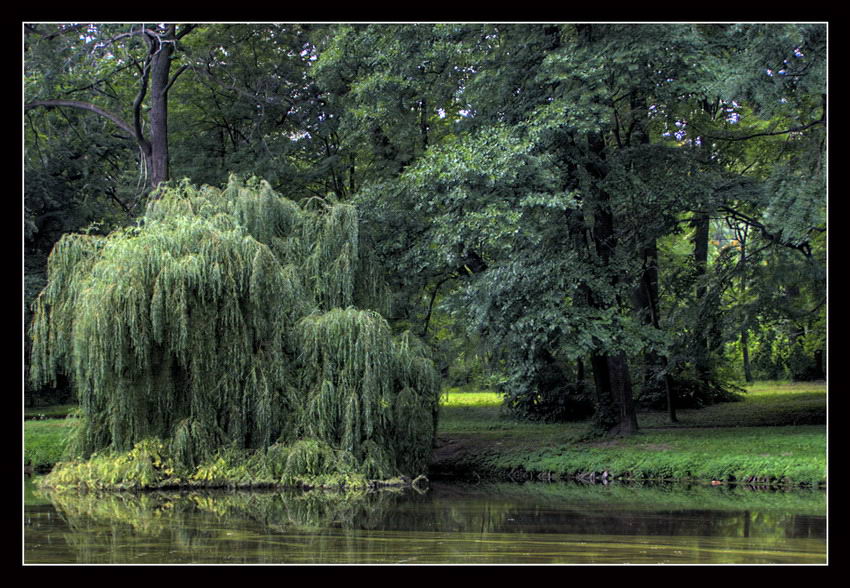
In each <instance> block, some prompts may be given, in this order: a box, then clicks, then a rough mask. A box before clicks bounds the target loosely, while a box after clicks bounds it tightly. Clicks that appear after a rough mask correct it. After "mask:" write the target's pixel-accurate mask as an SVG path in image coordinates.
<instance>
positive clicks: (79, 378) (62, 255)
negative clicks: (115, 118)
mask: <svg viewBox="0 0 850 588" xmlns="http://www.w3.org/2000/svg"><path fill="white" fill-rule="evenodd" d="M365 249H366V248H365V247H364V246H363V243H362V238H361V236H360V234H359V227H358V218H357V210H356V209H355V208H354V207H352V206H350V205H346V204H338V203H337V204H334V203H328V202H324V201H322V202H320V203H319V204H318V205H313V204H311V205H310V206H299V205H298V204H296V203H294V202H292V201H289V200H287V199H284V198H282V197H280V196H279V195H277V194H276V193H274V191H273V190H272V189H271V187H270V186H269V185H268V184H267V183H266V182H262V181H255V180H252V181H249V182H247V183H243V182H242V181H240V180H239V179H237V178H231V180H230V182H229V183H228V185H227V186H226V187H225V188H224V189H223V190H218V189H216V188H212V187H208V186H204V187H202V188H195V187H193V186H191V185H190V184H189V183H188V182H185V181H184V182H183V183H180V184H177V185H173V186H171V187H169V188H165V189H163V190H162V191H161V193H160V196H159V198H158V199H156V200H155V201H153V202H152V203H151V205H150V206H149V207H148V210H147V211H146V215H145V217H144V218H143V219H142V220H141V222H140V223H139V224H138V226H136V227H132V228H128V229H124V230H120V231H116V232H114V233H112V234H110V235H108V236H106V237H89V236H84V235H68V236H66V237H64V238H63V239H62V240H61V241H60V242H59V243H58V244H57V245H56V247H55V249H54V251H53V253H52V254H51V257H50V262H49V268H48V272H49V274H48V284H47V287H46V288H45V289H44V290H43V292H42V293H41V294H40V296H39V297H38V299H37V300H36V302H35V305H34V312H35V317H34V320H33V323H32V326H31V337H32V341H33V357H32V360H33V361H32V363H33V368H32V371H31V375H32V378H33V381H34V383H35V384H36V385H39V384H43V383H46V382H49V381H52V380H53V379H55V378H56V376H57V374H59V373H65V374H67V375H69V376H70V377H71V378H72V379H73V382H74V384H75V389H76V391H77V394H78V396H79V400H80V405H81V409H82V414H83V417H84V418H83V419H81V425H80V427H79V429H78V431H77V435H76V439H75V441H76V450H77V451H78V452H79V454H81V455H84V456H85V455H90V454H92V453H93V452H95V451H99V450H101V449H104V448H110V449H115V450H118V451H127V450H129V449H130V448H132V447H133V446H134V445H135V444H136V443H138V442H139V441H141V440H143V439H146V438H152V437H155V438H160V439H164V440H167V442H168V443H169V444H170V447H171V450H172V452H173V454H174V456H175V458H176V459H177V460H178V462H179V463H180V464H183V465H186V466H195V465H197V464H198V463H201V462H202V461H203V460H204V459H206V458H208V457H209V456H211V455H212V454H213V453H214V452H216V451H218V450H220V449H222V448H238V449H241V448H247V449H256V448H268V447H270V446H271V445H272V444H275V443H288V444H293V443H296V442H298V441H299V440H304V439H313V440H316V441H318V442H320V443H321V444H322V446H330V447H333V448H334V449H335V450H340V451H344V452H346V453H347V454H348V455H350V457H351V459H353V460H354V462H355V463H357V464H360V468H361V469H363V470H365V471H366V472H367V473H368V474H369V475H372V476H375V477H378V476H384V477H385V476H391V475H396V474H398V473H406V474H414V473H417V472H418V471H419V470H421V469H422V468H423V467H424V466H425V465H426V463H427V458H428V455H429V452H430V448H431V445H432V440H433V430H434V423H435V419H436V404H437V394H438V390H439V386H438V382H437V378H436V375H435V372H434V369H433V366H432V364H431V362H430V360H429V359H428V358H427V354H426V353H425V352H424V349H423V348H422V347H421V346H419V345H417V342H416V341H415V340H413V339H412V338H411V337H410V336H409V335H407V334H404V335H401V336H398V337H396V336H394V335H393V333H392V332H391V329H390V327H389V325H388V324H387V322H386V321H385V320H384V318H383V317H382V316H381V314H380V313H379V309H384V308H385V307H386V295H385V294H386V290H385V288H384V286H383V284H382V282H381V280H380V276H379V273H378V271H377V265H376V264H375V263H374V262H373V261H372V260H371V259H370V258H369V256H368V253H367V252H366V250H365Z"/></svg>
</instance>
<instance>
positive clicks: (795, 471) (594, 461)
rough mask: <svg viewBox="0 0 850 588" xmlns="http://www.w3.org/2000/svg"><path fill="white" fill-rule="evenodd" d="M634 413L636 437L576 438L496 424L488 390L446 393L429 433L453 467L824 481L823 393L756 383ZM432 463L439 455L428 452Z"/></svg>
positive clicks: (575, 432) (530, 426) (816, 386)
mask: <svg viewBox="0 0 850 588" xmlns="http://www.w3.org/2000/svg"><path fill="white" fill-rule="evenodd" d="M678 418H679V422H678V423H669V422H668V419H667V415H666V413H664V412H641V413H640V414H639V416H638V422H639V425H640V427H641V429H640V432H639V433H638V434H637V435H634V436H632V437H627V438H617V439H607V440H583V436H584V434H585V433H586V432H587V430H588V423H584V422H579V423H564V424H549V423H528V422H518V421H514V420H511V419H509V418H505V417H504V416H503V415H501V411H500V397H499V395H498V394H496V393H494V392H462V391H460V390H457V389H451V390H448V391H447V393H446V394H445V395H444V399H443V403H442V411H441V417H440V427H439V433H440V436H441V439H442V440H443V442H448V443H453V444H454V445H453V446H452V447H453V448H457V447H462V448H463V451H460V452H458V451H454V452H453V453H452V455H451V459H452V460H454V463H452V464H449V465H450V466H451V469H453V470H462V469H464V468H466V469H477V470H483V471H489V472H494V471H510V470H516V469H519V468H521V469H523V470H525V471H530V472H549V473H554V474H558V475H562V476H571V475H575V474H579V473H585V472H599V473H601V472H603V471H607V472H609V473H610V474H611V475H624V476H627V477H631V478H653V479H658V478H664V479H678V478H692V479H701V480H732V479H734V480H742V479H753V478H755V479H762V480H763V479H776V480H781V479H786V480H790V481H792V482H794V483H804V484H819V483H822V482H824V481H825V479H826V426H825V422H826V386H825V385H824V384H823V383H788V382H759V383H755V384H753V385H750V386H748V387H747V393H746V394H745V395H744V398H743V400H741V401H740V402H730V403H724V404H719V405H715V406H710V407H707V408H704V409H699V410H680V411H679V412H678ZM438 456H439V453H438Z"/></svg>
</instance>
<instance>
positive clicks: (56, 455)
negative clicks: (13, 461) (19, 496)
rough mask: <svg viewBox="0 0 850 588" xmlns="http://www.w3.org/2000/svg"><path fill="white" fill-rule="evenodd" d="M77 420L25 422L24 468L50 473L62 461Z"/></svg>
mask: <svg viewBox="0 0 850 588" xmlns="http://www.w3.org/2000/svg"><path fill="white" fill-rule="evenodd" d="M75 422H76V419H65V418H63V419H46V420H28V421H25V422H24V466H25V467H29V468H31V469H32V470H34V471H37V472H41V471H48V470H50V468H51V467H53V464H55V463H57V462H59V461H61V460H62V459H63V457H64V454H65V443H66V440H67V438H68V436H69V434H70V432H71V427H73V425H74V424H75Z"/></svg>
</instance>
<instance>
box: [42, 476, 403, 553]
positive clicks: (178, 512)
mask: <svg viewBox="0 0 850 588" xmlns="http://www.w3.org/2000/svg"><path fill="white" fill-rule="evenodd" d="M401 494H402V493H401V491H399V490H382V491H378V492H362V493H356V492H344V493H337V492H325V491H311V492H285V493H279V492H257V491H254V492H144V493H124V492H110V493H80V494H78V493H69V492H49V491H48V492H45V496H46V497H48V498H49V499H50V500H51V502H52V503H53V505H54V506H55V508H56V509H57V511H58V512H59V513H60V514H61V515H62V517H63V518H64V519H65V521H66V522H67V524H68V526H69V527H70V528H71V529H72V531H73V532H72V533H69V534H68V535H67V536H66V540H67V541H68V543H69V545H71V546H72V547H74V548H75V549H76V551H77V554H78V558H79V560H80V561H84V562H89V563H92V562H95V561H112V560H116V561H117V560H119V559H120V560H121V561H129V560H132V558H133V557H135V555H137V554H136V552H143V551H145V549H146V548H145V547H144V546H145V545H148V546H150V545H151V541H150V540H151V539H159V541H160V544H162V545H168V546H170V547H171V548H172V549H179V550H181V551H184V552H185V554H184V555H185V556H187V557H188V556H191V552H192V551H193V550H197V549H203V550H204V558H205V559H206V560H209V559H216V558H217V557H218V558H220V559H225V558H226V556H231V555H233V553H234V551H239V549H240V545H241V544H242V542H243V540H246V541H247V539H248V538H249V537H250V536H255V535H257V534H267V533H269V532H273V533H280V534H286V533H293V532H297V533H299V534H307V535H316V536H317V538H318V536H319V535H321V534H322V533H323V532H327V531H329V530H332V529H343V530H345V529H374V528H380V527H381V526H382V525H383V523H384V522H385V518H386V515H387V513H388V511H389V510H390V508H392V507H393V505H394V504H395V503H396V501H397V500H398V498H399V497H400V496H401ZM104 530H107V533H106V536H108V537H109V538H110V543H111V545H110V546H109V547H105V546H104V544H103V538H104ZM139 539H142V540H141V541H139ZM222 540H225V541H222ZM306 540H310V539H309V537H307V538H306ZM137 543H138V544H139V546H138V547H137V546H136V544H137ZM245 547H247V548H249V549H250V548H252V544H251V543H250V542H246V543H245ZM118 548H120V551H119V549H118ZM104 550H106V551H107V553H104ZM147 550H148V551H150V548H149V547H148V548H147ZM175 559H176V558H175Z"/></svg>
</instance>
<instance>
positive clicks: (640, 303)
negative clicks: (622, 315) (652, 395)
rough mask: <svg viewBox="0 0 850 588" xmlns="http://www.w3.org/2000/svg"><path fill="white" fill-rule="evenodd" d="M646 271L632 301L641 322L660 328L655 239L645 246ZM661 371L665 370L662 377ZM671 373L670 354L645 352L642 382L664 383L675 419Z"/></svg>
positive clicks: (670, 414)
mask: <svg viewBox="0 0 850 588" xmlns="http://www.w3.org/2000/svg"><path fill="white" fill-rule="evenodd" d="M642 256H643V271H642V272H641V276H640V282H639V284H638V287H637V288H635V292H634V293H633V297H632V301H633V304H634V307H635V312H636V313H637V314H638V317H639V318H640V320H641V322H642V323H643V324H645V325H651V326H652V327H653V328H655V329H660V328H661V324H660V318H659V317H660V315H659V307H660V305H659V293H658V245H657V243H656V241H655V239H653V240H651V241H650V242H649V244H648V245H646V246H645V247H644V248H643V251H642ZM659 374H664V375H663V376H661V377H659ZM671 379H672V378H671V377H670V374H669V373H667V358H666V357H664V356H662V355H659V354H658V353H657V352H655V351H647V352H645V353H644V374H643V385H644V387H645V388H655V389H657V388H658V386H661V387H662V388H663V391H664V397H665V398H666V401H667V414H668V417H669V420H670V422H671V423H676V422H678V421H679V419H678V418H677V417H676V406H675V403H674V399H673V384H672V382H671Z"/></svg>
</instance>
